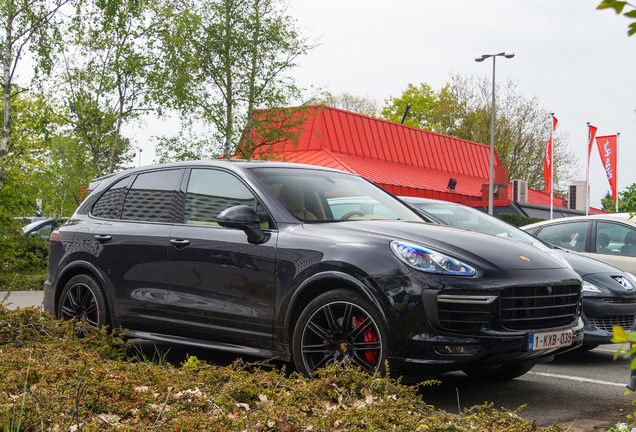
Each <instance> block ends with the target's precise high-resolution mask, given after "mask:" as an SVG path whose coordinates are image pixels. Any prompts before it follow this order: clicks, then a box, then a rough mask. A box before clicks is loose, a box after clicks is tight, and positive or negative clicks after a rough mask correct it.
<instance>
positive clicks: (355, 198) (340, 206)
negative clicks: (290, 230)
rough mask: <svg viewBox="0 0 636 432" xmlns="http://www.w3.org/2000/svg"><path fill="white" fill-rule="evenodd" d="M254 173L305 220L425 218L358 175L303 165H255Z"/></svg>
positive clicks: (288, 208) (286, 206) (293, 212)
mask: <svg viewBox="0 0 636 432" xmlns="http://www.w3.org/2000/svg"><path fill="white" fill-rule="evenodd" d="M252 172H253V173H254V174H255V175H256V178H257V179H258V181H259V182H260V183H261V184H262V185H263V186H265V187H266V188H267V189H269V190H270V192H271V193H272V194H273V195H274V196H275V197H276V198H277V199H278V201H279V202H280V203H281V204H282V205H283V207H285V208H287V210H289V212H290V213H291V214H292V215H294V216H295V217H296V218H298V219H299V220H302V221H307V222H333V221H346V220H370V219H374V220H377V219H391V220H409V221H420V222H421V221H422V218H421V217H419V215H417V214H416V213H415V212H413V211H412V210H411V209H409V208H408V207H406V206H405V205H404V204H402V203H401V202H400V201H398V200H396V199H395V198H394V197H392V196H391V195H390V194H388V193H387V192H386V191H384V190H383V189H381V188H379V187H377V186H375V185H374V184H372V183H370V182H368V181H366V180H364V179H362V178H361V177H358V176H354V175H350V174H346V173H340V172H332V171H321V170H313V169H302V168H253V169H252Z"/></svg>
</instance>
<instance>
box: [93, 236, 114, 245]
mask: <svg viewBox="0 0 636 432" xmlns="http://www.w3.org/2000/svg"><path fill="white" fill-rule="evenodd" d="M112 238H113V237H112V236H109V235H108V234H96V235H95V240H97V241H98V242H100V243H106V242H107V241H110V240H112Z"/></svg>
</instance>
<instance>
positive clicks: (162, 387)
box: [0, 305, 563, 432]
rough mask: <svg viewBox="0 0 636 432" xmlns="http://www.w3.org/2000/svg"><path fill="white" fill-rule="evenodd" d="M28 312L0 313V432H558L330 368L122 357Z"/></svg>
mask: <svg viewBox="0 0 636 432" xmlns="http://www.w3.org/2000/svg"><path fill="white" fill-rule="evenodd" d="M78 325H79V324H78V323H77V322H76V321H56V320H53V319H51V318H50V317H49V316H48V315H46V314H42V312H41V311H40V310H38V309H34V308H26V309H20V310H8V309H6V308H4V307H3V306H2V305H0V375H1V376H2V377H3V381H2V382H3V386H2V388H1V389H0V430H2V429H3V428H4V429H5V430H11V429H8V428H10V427H12V426H11V425H12V424H16V420H17V421H18V422H20V423H21V425H22V429H20V430H29V431H48V430H58V429H59V430H69V429H73V430H75V429H77V430H98V429H100V430H101V429H104V430H118V431H155V430H157V429H165V430H181V431H187V430H196V431H237V432H238V431H246V430H255V431H301V430H322V431H327V430H330V431H337V430H341V431H344V430H347V431H351V432H354V431H369V430H386V431H388V430H400V431H419V432H423V431H432V432H442V431H457V432H468V431H471V432H472V431H475V430H492V431H502V432H513V431H522V432H525V431H527V432H530V431H533V432H537V431H550V432H557V431H563V429H562V428H561V427H559V426H556V425H555V426H552V427H550V428H547V429H543V428H539V427H537V426H536V424H534V423H533V422H531V421H528V420H525V419H523V418H521V417H520V416H518V415H517V413H516V412H511V411H506V410H503V411H498V410H495V409H493V408H492V405H482V406H477V407H473V408H471V409H469V410H465V411H464V412H462V413H461V414H459V415H456V414H447V413H445V412H443V411H439V410H435V409H434V408H433V407H432V406H430V405H427V404H426V403H425V402H424V401H423V400H422V399H421V397H420V396H419V395H418V391H417V387H415V386H404V385H402V384H400V383H399V382H397V381H396V380H393V379H391V378H388V377H381V376H379V375H373V376H370V375H367V374H365V373H362V372H360V371H359V370H357V369H355V368H347V369H342V368H340V367H338V366H335V365H332V366H329V367H327V368H325V369H323V370H321V371H319V373H318V376H317V377H316V378H315V379H313V380H309V379H307V378H305V377H303V376H300V375H298V374H296V373H291V374H290V373H287V372H286V371H285V370H278V369H275V368H272V367H270V366H266V365H260V366H259V365H251V364H246V363H244V362H242V361H240V360H239V361H236V362H235V363H233V364H231V365H229V366H217V365H211V364H209V363H207V362H204V361H200V360H198V359H196V357H190V358H189V359H188V360H187V361H185V362H184V364H183V365H181V366H175V365H171V364H165V365H158V364H154V363H152V362H146V361H139V359H135V358H129V357H126V347H125V344H124V342H123V341H122V340H121V339H120V338H119V337H117V336H115V335H113V334H109V333H108V332H106V331H96V330H92V329H86V331H85V335H84V337H83V338H77V337H76V334H77V328H78Z"/></svg>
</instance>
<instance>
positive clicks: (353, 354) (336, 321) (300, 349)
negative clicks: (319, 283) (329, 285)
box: [293, 290, 387, 376]
mask: <svg viewBox="0 0 636 432" xmlns="http://www.w3.org/2000/svg"><path fill="white" fill-rule="evenodd" d="M293 354H294V363H295V365H296V368H297V370H298V371H299V372H302V373H304V374H306V375H309V376H311V375H312V374H313V373H314V372H315V371H316V370H317V369H319V368H321V367H323V366H326V365H328V364H332V363H335V364H339V365H341V366H343V367H347V365H350V364H353V365H356V366H359V367H360V368H362V369H363V370H365V371H366V372H368V373H371V374H372V373H375V372H378V371H379V372H382V371H383V370H384V362H385V360H386V357H387V341H386V332H385V330H384V327H383V325H382V320H381V316H380V313H379V312H378V311H377V309H376V308H375V307H374V306H373V305H372V304H371V303H370V302H369V301H368V300H366V299H365V298H364V297H362V296H361V295H359V294H357V293H355V292H352V291H349V290H335V291H329V292H326V293H324V294H322V295H320V296H318V297H317V298H315V299H314V300H313V301H312V302H311V303H309V305H308V306H307V307H306V308H305V310H303V312H302V313H301V315H300V317H299V319H298V322H297V324H296V327H295V329H294V337H293Z"/></svg>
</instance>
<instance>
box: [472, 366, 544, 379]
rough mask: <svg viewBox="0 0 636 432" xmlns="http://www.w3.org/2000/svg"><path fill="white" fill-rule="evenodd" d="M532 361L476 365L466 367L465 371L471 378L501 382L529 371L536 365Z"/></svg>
mask: <svg viewBox="0 0 636 432" xmlns="http://www.w3.org/2000/svg"><path fill="white" fill-rule="evenodd" d="M534 365H535V363H532V362H519V363H512V364H507V365H505V366H504V365H499V366H488V367H475V368H470V369H464V373H465V374H466V375H468V376H470V377H471V378H475V379H478V380H482V381H489V382H501V381H509V380H511V379H515V378H518V377H520V376H521V375H524V374H525V373H527V372H529V371H530V369H532V368H533V367H534Z"/></svg>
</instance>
